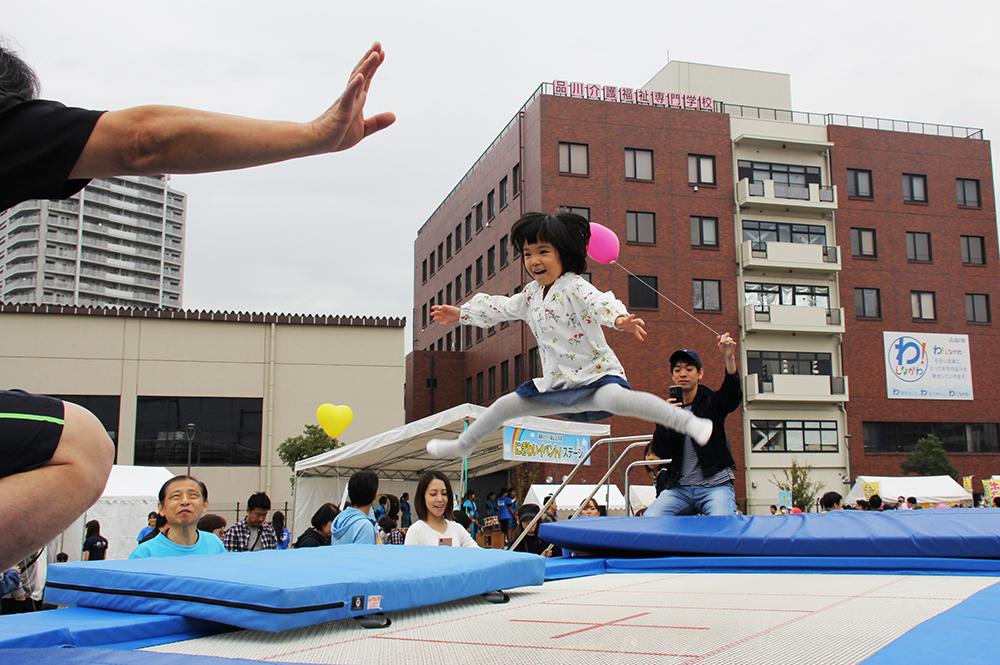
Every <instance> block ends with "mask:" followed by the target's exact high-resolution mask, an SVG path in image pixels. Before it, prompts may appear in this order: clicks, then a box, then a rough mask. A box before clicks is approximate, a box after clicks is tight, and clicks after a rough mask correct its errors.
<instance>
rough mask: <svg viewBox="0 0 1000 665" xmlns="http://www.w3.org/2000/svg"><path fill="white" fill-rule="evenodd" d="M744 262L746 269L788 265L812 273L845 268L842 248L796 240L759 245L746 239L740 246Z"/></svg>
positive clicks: (741, 257) (787, 267)
mask: <svg viewBox="0 0 1000 665" xmlns="http://www.w3.org/2000/svg"><path fill="white" fill-rule="evenodd" d="M761 245H763V247H762V246H761ZM740 263H741V264H742V265H743V269H744V270H746V269H759V270H767V269H768V268H771V269H775V268H785V269H788V270H800V271H808V272H827V273H828V272H838V271H840V267H841V266H840V248H839V247H836V246H824V245H806V244H803V243H794V242H766V243H760V244H756V243H754V242H752V241H750V240H745V241H744V242H743V244H742V245H740Z"/></svg>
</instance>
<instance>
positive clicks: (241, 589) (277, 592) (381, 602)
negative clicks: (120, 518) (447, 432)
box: [45, 545, 545, 631]
mask: <svg viewBox="0 0 1000 665" xmlns="http://www.w3.org/2000/svg"><path fill="white" fill-rule="evenodd" d="M544 575H545V561H544V559H542V558H541V557H538V556H536V555H533V554H524V553H521V552H508V551H506V550H493V549H479V548H463V547H405V546H402V547H400V546H388V545H339V546H335V547H313V548H307V549H300V550H287V551H286V550H269V551H263V552H239V553H225V554H210V555H200V556H185V557H169V558H160V559H135V560H126V561H90V562H81V563H68V564H60V565H59V566H51V567H50V568H49V578H48V582H47V584H46V592H45V593H46V595H45V599H46V601H48V602H51V603H55V604H58V605H77V606H86V607H98V608H102V609H109V610H116V611H121V612H141V613H149V614H170V615H180V616H186V617H192V618H197V619H205V620H207V621H215V622H219V623H225V624H229V625H233V626H239V627H241V628H252V629H255V630H266V631H281V630H288V629H291V628H300V627H303V626H310V625H314V624H317V623H323V622H326V621H335V620H338V619H343V618H346V617H354V616H363V615H365V614H373V613H377V612H387V611H403V610H409V609H414V608H417V607H426V606H428V605H435V604H437V603H444V602H449V601H453V600H459V599H462V598H469V597H472V596H476V595H479V594H482V593H487V592H489V591H495V590H498V589H511V588H516V587H522V586H528V585H538V584H541V583H542V581H543V579H544Z"/></svg>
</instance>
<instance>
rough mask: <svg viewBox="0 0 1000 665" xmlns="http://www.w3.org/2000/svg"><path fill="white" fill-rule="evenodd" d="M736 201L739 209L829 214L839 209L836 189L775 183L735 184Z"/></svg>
mask: <svg viewBox="0 0 1000 665" xmlns="http://www.w3.org/2000/svg"><path fill="white" fill-rule="evenodd" d="M736 201H737V202H738V203H739V205H740V207H741V208H742V207H744V206H755V207H761V208H780V209H782V210H784V209H789V208H790V209H795V210H802V211H813V212H816V211H827V210H836V209H837V186H836V185H833V186H829V187H828V186H825V185H817V184H809V185H787V184H785V183H780V182H775V181H773V180H763V181H756V182H750V180H749V179H748V178H744V179H743V180H740V181H739V182H738V183H736Z"/></svg>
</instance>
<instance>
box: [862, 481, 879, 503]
mask: <svg viewBox="0 0 1000 665" xmlns="http://www.w3.org/2000/svg"><path fill="white" fill-rule="evenodd" d="M861 489H862V490H863V491H864V493H865V500H866V501H867V500H868V499H870V498H872V496H874V495H875V494H878V493H879V491H880V490H881V488H880V487H879V484H878V483H877V482H873V483H861ZM879 496H881V494H879Z"/></svg>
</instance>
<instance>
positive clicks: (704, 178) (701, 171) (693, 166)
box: [688, 155, 715, 185]
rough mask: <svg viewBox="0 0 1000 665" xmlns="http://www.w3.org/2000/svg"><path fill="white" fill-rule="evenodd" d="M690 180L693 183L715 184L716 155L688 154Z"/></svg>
mask: <svg viewBox="0 0 1000 665" xmlns="http://www.w3.org/2000/svg"><path fill="white" fill-rule="evenodd" d="M688 182H689V183H690V184H692V185H714V184H715V157H709V156H708V155H688Z"/></svg>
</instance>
